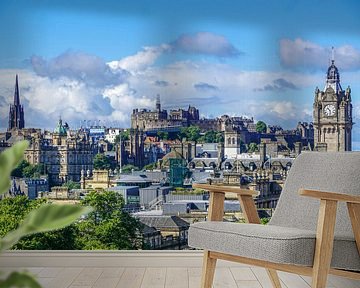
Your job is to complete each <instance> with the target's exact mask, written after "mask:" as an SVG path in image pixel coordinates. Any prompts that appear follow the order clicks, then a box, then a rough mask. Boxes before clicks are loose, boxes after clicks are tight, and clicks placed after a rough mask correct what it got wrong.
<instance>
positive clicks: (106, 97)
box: [0, 1, 360, 149]
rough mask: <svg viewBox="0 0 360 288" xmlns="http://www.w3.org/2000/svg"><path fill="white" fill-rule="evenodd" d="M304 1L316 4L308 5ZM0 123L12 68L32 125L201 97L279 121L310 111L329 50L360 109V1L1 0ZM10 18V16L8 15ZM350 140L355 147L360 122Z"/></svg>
mask: <svg viewBox="0 0 360 288" xmlns="http://www.w3.org/2000/svg"><path fill="white" fill-rule="evenodd" d="M310 6H311V7H310ZM0 7H1V8H2V9H0V11H1V12H0V15H1V17H0V19H1V20H0V21H1V27H2V28H0V36H1V37H2V39H6V41H4V45H2V47H0V112H1V114H0V115H1V116H0V128H1V129H5V128H6V126H7V123H8V122H7V121H8V109H9V104H10V103H11V102H12V100H13V93H14V90H13V89H14V83H15V81H14V80H15V74H19V85H20V97H21V102H22V104H23V105H24V110H25V123H26V126H27V127H41V128H54V127H55V125H56V122H57V119H58V117H59V116H60V115H61V117H62V118H63V119H64V120H66V121H67V122H69V124H70V125H71V124H72V125H78V123H79V122H80V121H81V120H84V119H88V120H96V119H99V120H101V121H110V122H111V121H117V122H118V123H119V124H120V125H121V126H123V127H129V126H130V114H131V111H132V109H134V108H153V107H155V100H156V95H157V94H160V95H161V100H162V105H163V107H164V108H177V107H186V106H188V105H189V104H191V105H194V106H196V107H197V108H199V110H200V113H201V114H202V116H204V117H217V116H220V115H222V114H228V115H230V116H233V115H239V116H241V115H244V116H248V117H252V116H254V117H255V119H256V120H263V121H265V122H266V123H268V124H272V125H275V124H278V125H281V126H283V127H284V128H285V129H289V128H295V126H296V123H297V122H298V121H307V122H310V121H312V105H313V100H314V90H315V88H316V86H319V88H320V89H321V90H322V89H323V88H324V86H325V75H326V70H327V67H328V65H329V60H330V58H331V47H332V46H333V47H334V50H335V65H336V66H337V67H338V68H339V71H340V76H341V83H342V86H343V89H346V87H347V86H348V85H350V86H351V88H352V91H353V93H352V95H353V101H352V102H353V110H354V113H353V115H354V122H355V123H358V122H359V118H360V93H359V92H360V83H359V79H360V38H359V37H358V31H356V27H359V24H360V23H359V22H360V19H358V17H357V15H356V11H358V8H360V4H358V3H357V2H356V1H347V3H346V4H343V3H339V2H338V1H302V2H301V3H293V2H292V1H281V3H280V1H278V2H275V3H268V2H264V1H245V2H242V3H241V4H240V3H238V2H235V1H230V2H227V5H223V3H222V2H220V1H211V3H209V2H206V1H182V2H181V3H171V5H169V4H168V3H167V2H165V1H155V2H154V1H152V2H150V1H136V3H132V2H130V1H122V3H118V2H117V1H106V2H105V3H101V4H99V3H97V2H96V1H87V2H86V3H84V2H82V1H74V2H72V3H71V4H67V3H66V2H65V1H52V2H51V3H50V2H49V3H45V2H42V3H40V2H38V1H17V2H9V3H2V4H0ZM9 23H11V25H9ZM358 126H359V125H358V124H355V126H354V129H353V135H354V137H353V138H354V141H353V148H354V149H359V148H360V129H359V128H358Z"/></svg>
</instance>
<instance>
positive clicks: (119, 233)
mask: <svg viewBox="0 0 360 288" xmlns="http://www.w3.org/2000/svg"><path fill="white" fill-rule="evenodd" d="M81 204H82V205H86V206H88V205H90V206H92V207H93V208H94V212H91V213H90V214H89V215H88V217H87V218H86V219H85V220H84V221H81V222H79V223H77V228H78V235H77V238H76V246H77V247H79V248H80V247H81V249H85V250H93V249H139V248H141V247H142V240H141V232H142V224H141V223H140V221H139V220H137V219H136V218H134V217H132V216H131V215H130V214H129V213H127V212H124V211H123V208H124V199H123V197H122V196H121V195H120V194H118V193H116V192H114V191H104V192H96V191H92V192H90V193H89V194H88V195H86V197H85V199H84V200H82V201H81Z"/></svg>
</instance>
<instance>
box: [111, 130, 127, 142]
mask: <svg viewBox="0 0 360 288" xmlns="http://www.w3.org/2000/svg"><path fill="white" fill-rule="evenodd" d="M120 137H121V141H128V140H129V139H130V130H129V129H128V130H126V131H121V132H120V135H116V137H115V144H118V143H120Z"/></svg>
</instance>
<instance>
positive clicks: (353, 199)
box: [299, 189, 360, 204]
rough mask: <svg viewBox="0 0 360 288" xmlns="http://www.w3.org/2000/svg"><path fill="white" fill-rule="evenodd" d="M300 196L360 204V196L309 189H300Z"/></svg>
mask: <svg viewBox="0 0 360 288" xmlns="http://www.w3.org/2000/svg"><path fill="white" fill-rule="evenodd" d="M299 194H300V195H302V196H308V197H313V198H318V199H321V200H332V201H343V202H349V203H357V204H360V196H354V195H349V194H342V193H334V192H326V191H318V190H309V189H300V190H299Z"/></svg>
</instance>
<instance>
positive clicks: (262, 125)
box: [255, 121, 267, 133]
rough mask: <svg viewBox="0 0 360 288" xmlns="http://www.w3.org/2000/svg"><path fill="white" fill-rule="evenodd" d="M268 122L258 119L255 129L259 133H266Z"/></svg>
mask: <svg viewBox="0 0 360 288" xmlns="http://www.w3.org/2000/svg"><path fill="white" fill-rule="evenodd" d="M266 127H267V126H266V123H265V122H263V121H258V122H256V126H255V129H256V132H258V133H265V132H266Z"/></svg>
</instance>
